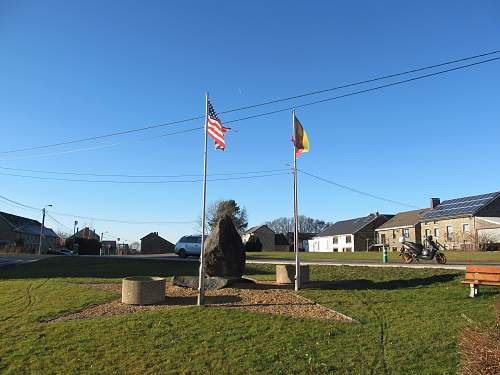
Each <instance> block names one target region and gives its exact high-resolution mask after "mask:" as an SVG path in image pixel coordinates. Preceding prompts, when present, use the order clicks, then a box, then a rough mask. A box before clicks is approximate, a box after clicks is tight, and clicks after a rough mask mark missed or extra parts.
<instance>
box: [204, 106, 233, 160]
mask: <svg viewBox="0 0 500 375" xmlns="http://www.w3.org/2000/svg"><path fill="white" fill-rule="evenodd" d="M228 130H229V128H225V127H223V126H222V122H221V120H220V119H219V116H217V113H215V110H214V107H213V106H212V103H210V100H209V101H208V122H207V131H208V134H210V135H211V137H212V138H213V139H214V141H215V148H216V149H217V150H224V149H225V148H226V143H225V142H224V133H226V132H227V131H228Z"/></svg>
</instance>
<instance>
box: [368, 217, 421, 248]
mask: <svg viewBox="0 0 500 375" xmlns="http://www.w3.org/2000/svg"><path fill="white" fill-rule="evenodd" d="M429 210H430V208H423V209H419V210H413V211H404V212H399V213H397V214H396V215H395V216H394V217H393V218H391V219H390V220H388V221H386V222H385V223H384V224H382V225H381V226H379V227H378V228H377V229H375V232H377V242H378V243H380V244H385V245H387V247H388V248H389V249H390V250H392V251H397V250H398V248H399V247H400V244H399V238H400V237H403V236H404V237H405V238H406V239H407V240H408V241H411V242H415V243H418V244H421V243H422V232H421V224H420V220H422V217H423V216H424V214H425V213H426V212H427V211H429Z"/></svg>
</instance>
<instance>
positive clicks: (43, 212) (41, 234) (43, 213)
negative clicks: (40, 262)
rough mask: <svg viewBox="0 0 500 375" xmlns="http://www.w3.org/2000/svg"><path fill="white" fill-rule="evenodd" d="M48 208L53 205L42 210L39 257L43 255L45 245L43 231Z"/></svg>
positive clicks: (49, 205)
mask: <svg viewBox="0 0 500 375" xmlns="http://www.w3.org/2000/svg"><path fill="white" fill-rule="evenodd" d="M47 207H52V205H51V204H48V205H47V206H45V207H44V208H42V225H41V226H40V241H39V243H38V255H42V245H43V236H44V234H43V230H44V227H45V211H46V210H47Z"/></svg>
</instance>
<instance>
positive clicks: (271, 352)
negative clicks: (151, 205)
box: [0, 257, 500, 375]
mask: <svg viewBox="0 0 500 375" xmlns="http://www.w3.org/2000/svg"><path fill="white" fill-rule="evenodd" d="M196 268H197V264H196V263H195V262H193V263H186V262H159V261H151V260H141V259H99V258H83V257H82V258H79V257H74V258H72V257H54V258H47V259H44V260H42V261H39V262H36V263H31V264H27V265H23V266H18V267H15V268H2V269H0V373H1V374H16V375H17V374H79V373H82V374H200V373H206V374H211V373H213V374H333V373H335V374H453V373H455V372H456V371H457V368H458V366H459V357H458V354H457V334H458V332H459V330H460V328H461V327H463V326H465V325H467V324H468V323H467V322H468V321H470V320H472V321H474V322H483V323H486V324H490V323H492V322H493V321H494V309H493V306H494V304H495V301H498V296H499V295H500V290H499V289H498V288H483V290H482V291H483V293H482V295H481V296H479V297H478V298H475V299H470V298H467V294H468V287H467V286H465V285H462V284H460V280H461V279H462V278H463V274H462V273H460V272H455V271H449V270H429V269H427V270H425V269H374V268H364V267H346V266H342V267H328V266H314V267H311V278H312V279H314V280H325V281H332V280H335V281H337V282H336V283H327V284H326V285H325V287H324V288H323V289H319V288H306V289H304V290H303V291H301V294H303V295H304V296H306V297H307V298H310V299H313V300H316V301H318V302H320V303H322V304H324V305H326V306H328V307H331V308H334V309H336V310H338V311H340V312H342V313H344V314H347V315H349V316H352V317H354V318H355V319H357V320H358V321H359V322H360V323H359V324H348V323H337V322H331V321H320V320H307V319H294V318H291V317H283V316H271V315H264V314H258V313H253V312H245V311H239V310H232V309H223V308H213V309H212V308H211V309H207V308H198V307H196V306H193V307H187V308H186V307H183V308H179V309H175V310H160V311H150V312H143V313H134V314H129V315H121V316H114V317H102V318H97V319H94V320H79V321H67V322H58V323H50V324H44V323H41V322H42V321H44V320H46V319H48V318H51V317H55V316H59V315H61V314H64V313H67V312H69V311H77V310H79V309H82V308H83V307H85V306H89V305H93V304H98V303H102V302H104V301H108V300H110V299H114V298H117V297H118V296H117V294H116V293H111V292H106V291H103V290H100V289H97V288H93V287H91V286H84V285H79V284H77V283H75V282H77V281H83V280H85V281H105V280H116V281H119V280H120V278H121V277H123V276H130V275H164V276H171V275H174V274H196V271H197V270H196ZM246 273H247V274H249V275H251V276H252V277H256V278H270V277H272V275H273V274H274V268H273V267H272V266H269V265H259V266H252V267H247V271H246Z"/></svg>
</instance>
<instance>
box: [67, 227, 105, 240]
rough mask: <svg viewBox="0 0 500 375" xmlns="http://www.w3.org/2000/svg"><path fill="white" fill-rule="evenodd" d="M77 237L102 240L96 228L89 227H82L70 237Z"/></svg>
mask: <svg viewBox="0 0 500 375" xmlns="http://www.w3.org/2000/svg"><path fill="white" fill-rule="evenodd" d="M72 237H75V238H83V239H84V240H96V241H101V237H100V236H99V235H98V234H97V233H96V232H95V229H90V228H89V227H85V228H83V229H80V230H79V231H77V232H76V233H75V235H74V236H71V237H70V238H72Z"/></svg>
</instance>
